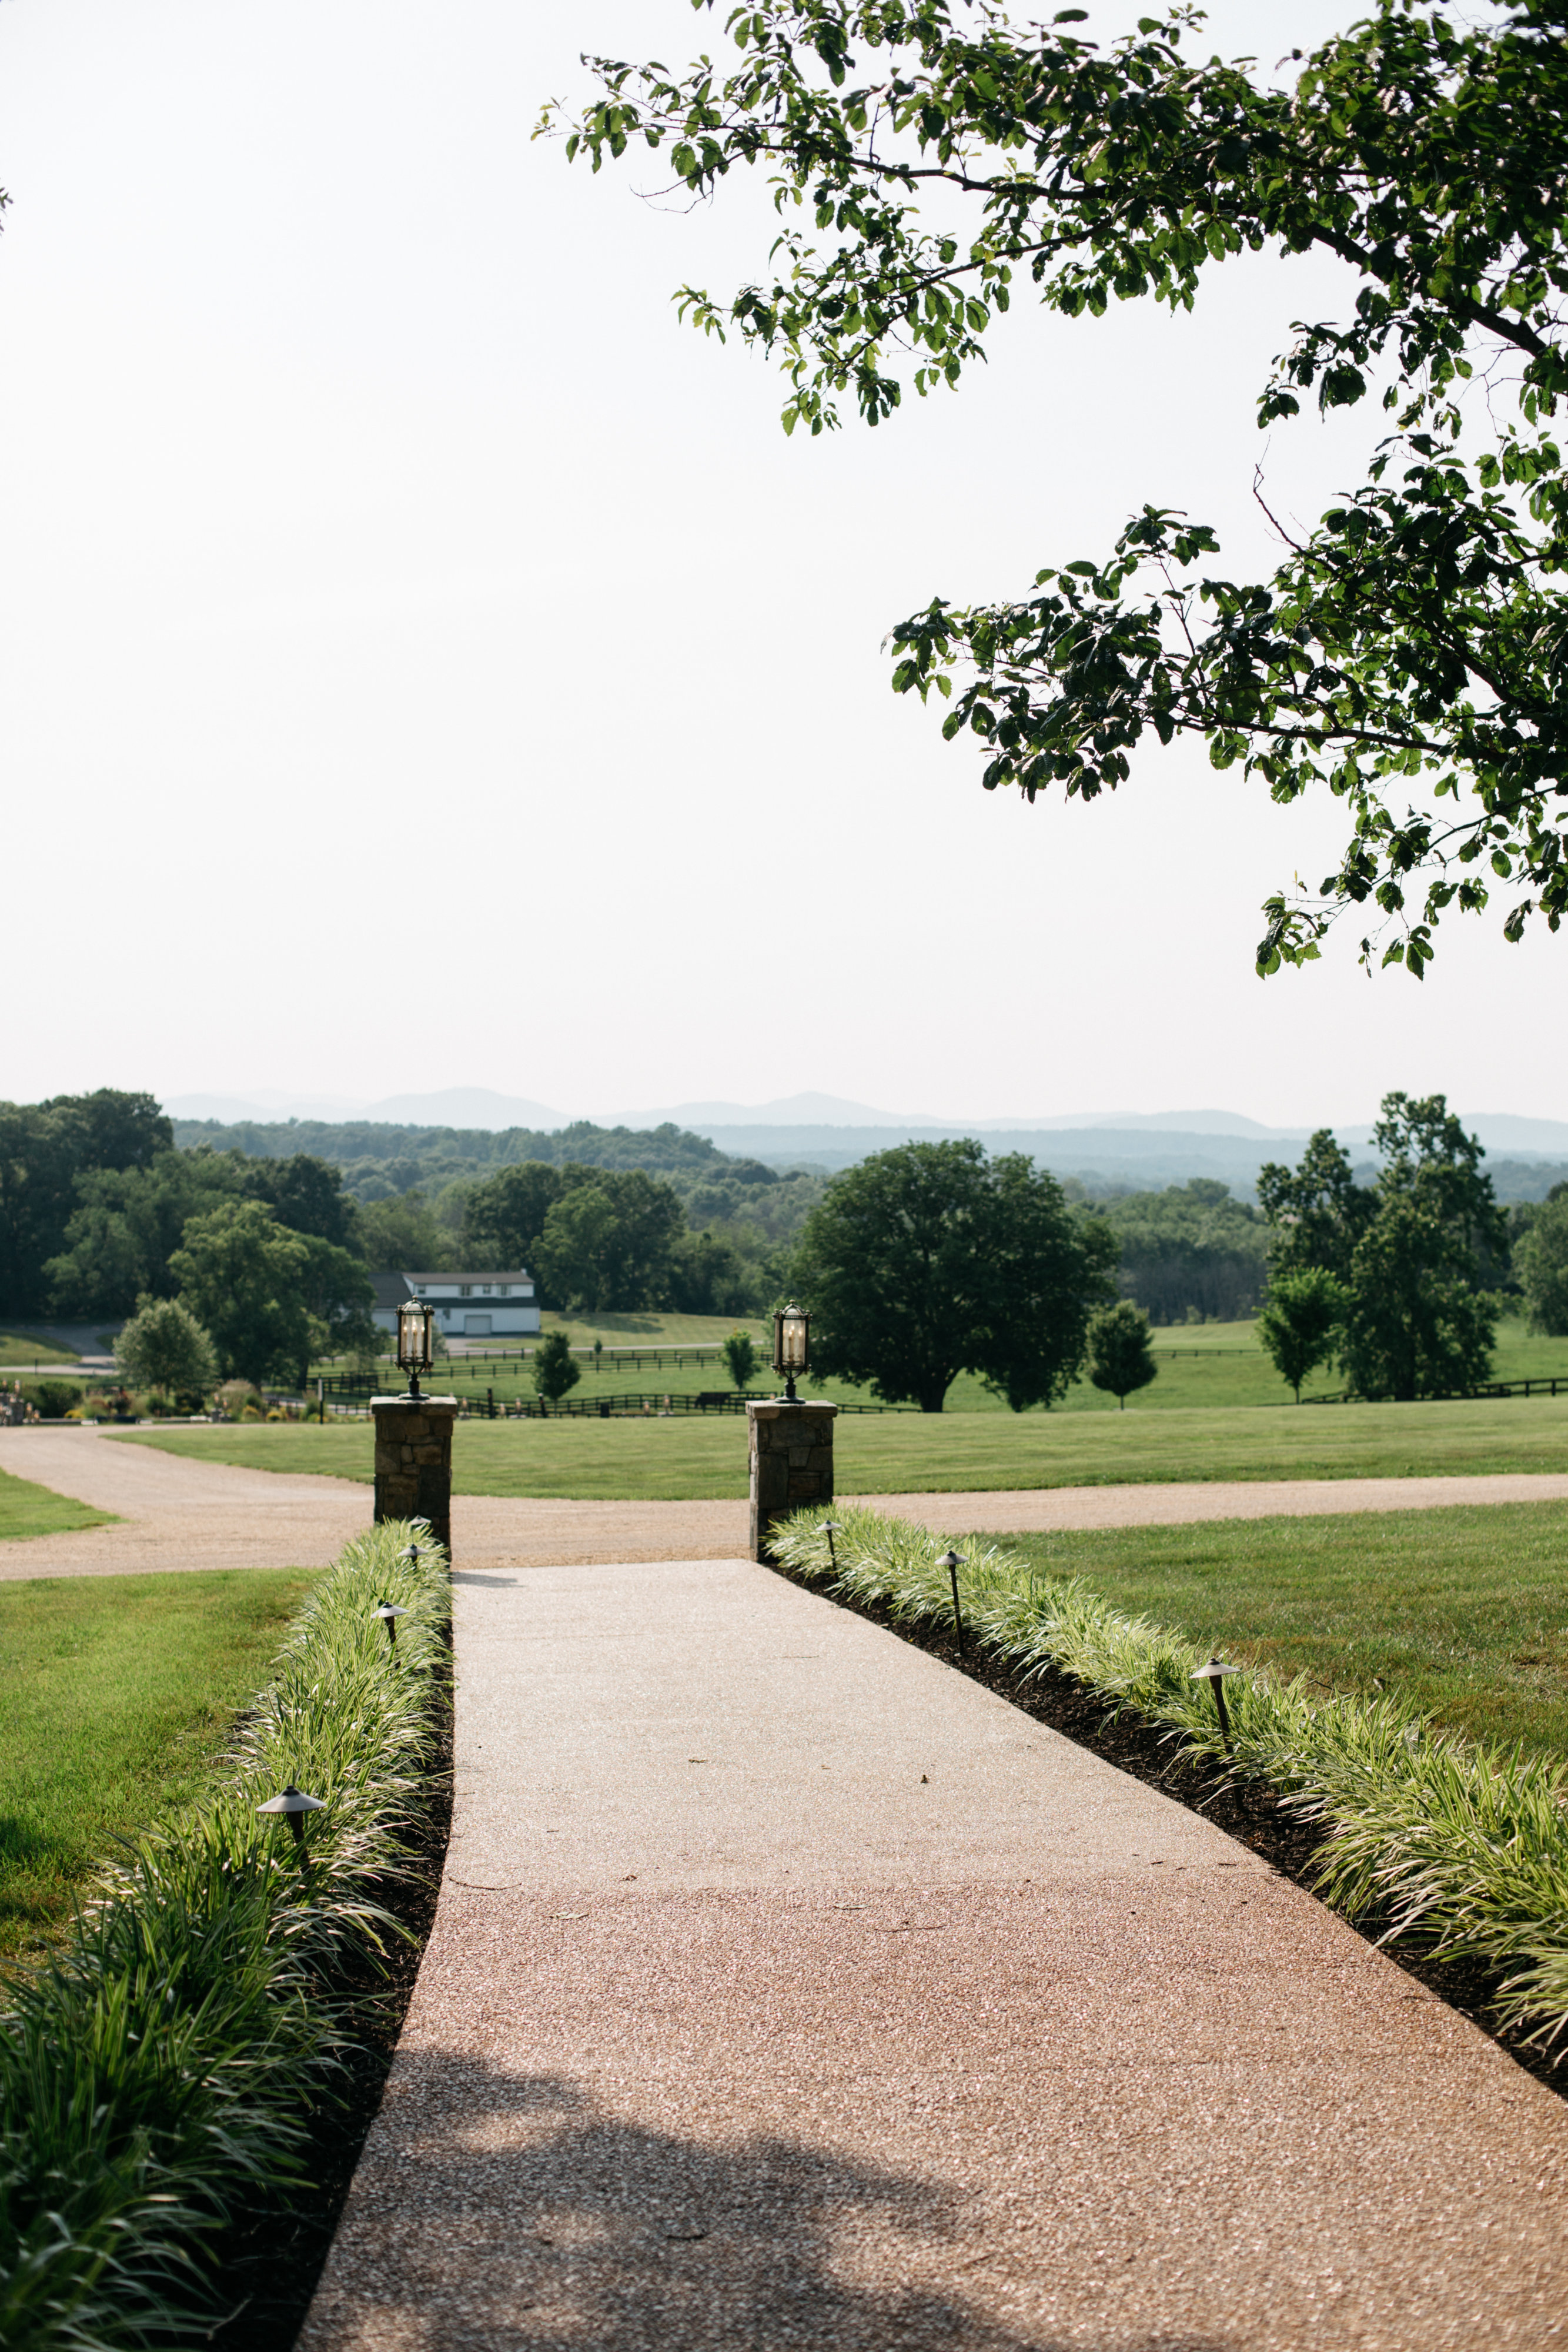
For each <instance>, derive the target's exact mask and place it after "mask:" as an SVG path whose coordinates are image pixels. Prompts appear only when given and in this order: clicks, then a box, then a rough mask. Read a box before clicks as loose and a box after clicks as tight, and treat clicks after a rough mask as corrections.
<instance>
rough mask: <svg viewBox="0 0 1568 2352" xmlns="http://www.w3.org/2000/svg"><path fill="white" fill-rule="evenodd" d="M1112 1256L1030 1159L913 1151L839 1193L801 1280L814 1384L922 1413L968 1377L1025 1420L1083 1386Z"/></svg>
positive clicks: (811, 1234) (901, 1150)
mask: <svg viewBox="0 0 1568 2352" xmlns="http://www.w3.org/2000/svg"><path fill="white" fill-rule="evenodd" d="M1116 1258H1117V1250H1116V1244H1115V1240H1114V1238H1113V1235H1112V1234H1110V1232H1109V1231H1108V1230H1107V1228H1106V1227H1105V1226H1104V1225H1103V1224H1102V1223H1098V1222H1096V1221H1094V1220H1092V1219H1084V1218H1081V1217H1078V1216H1075V1215H1074V1213H1073V1212H1072V1211H1071V1209H1070V1208H1069V1206H1068V1204H1067V1202H1066V1200H1065V1199H1064V1197H1063V1195H1062V1192H1061V1186H1060V1185H1059V1184H1058V1183H1057V1181H1056V1180H1055V1178H1054V1177H1053V1176H1051V1175H1050V1174H1048V1173H1047V1172H1046V1171H1044V1170H1037V1169H1035V1167H1034V1166H1033V1164H1032V1162H1031V1161H1030V1160H1029V1159H1028V1158H1027V1157H1026V1156H1025V1155H1024V1154H1023V1153H1021V1152H1016V1153H1010V1154H1009V1155H1007V1156H1005V1157H1003V1158H1001V1159H998V1160H989V1161H988V1159H987V1156H986V1152H985V1149H984V1147H983V1145H981V1144H979V1143H977V1142H974V1141H972V1140H967V1139H966V1140H963V1141H959V1142H952V1143H905V1144H900V1145H898V1146H897V1147H896V1148H895V1149H894V1150H891V1151H878V1152H873V1154H872V1155H871V1157H870V1158H869V1159H867V1160H862V1161H861V1162H860V1164H859V1166H858V1167H855V1168H852V1169H849V1170H847V1171H845V1172H844V1174H842V1175H841V1176H836V1177H835V1178H834V1179H833V1181H832V1182H831V1184H830V1185H829V1187H828V1190H827V1192H826V1194H825V1195H824V1197H823V1199H822V1201H821V1203H820V1204H819V1206H818V1207H817V1208H816V1209H814V1210H813V1211H812V1213H811V1214H810V1217H809V1218H808V1219H807V1222H806V1225H805V1229H804V1231H803V1233H802V1234H801V1239H800V1249H799V1251H798V1253H797V1255H796V1258H795V1262H794V1267H793V1273H792V1280H793V1281H794V1282H795V1283H796V1284H797V1285H798V1286H799V1292H800V1297H801V1300H802V1303H803V1304H805V1305H807V1306H809V1307H811V1309H812V1310H813V1315H814V1318H815V1319H814V1322H813V1326H812V1334H811V1357H812V1370H813V1371H817V1372H821V1373H825V1374H829V1375H831V1376H834V1377H837V1378H839V1379H841V1380H847V1381H865V1382H869V1383H870V1385H871V1388H872V1391H873V1394H874V1395H876V1396H879V1397H882V1398H883V1399H885V1400H886V1401H887V1402H890V1403H897V1402H901V1401H903V1400H904V1399H911V1400H913V1401H914V1402H915V1403H917V1404H918V1405H919V1406H920V1408H921V1410H922V1412H941V1410H942V1406H943V1402H944V1399H945V1398H946V1393H947V1391H948V1389H949V1388H950V1387H951V1386H952V1383H953V1381H955V1380H956V1378H957V1375H958V1374H959V1373H960V1372H962V1371H971V1372H976V1373H978V1375H979V1376H980V1378H981V1379H982V1380H983V1381H985V1383H986V1385H987V1386H988V1388H989V1389H990V1390H991V1391H992V1392H993V1393H994V1394H997V1395H1000V1396H1004V1397H1005V1398H1006V1399H1007V1402H1009V1404H1010V1405H1011V1406H1012V1408H1013V1410H1014V1412H1023V1411H1024V1410H1025V1409H1026V1408H1027V1407H1028V1406H1030V1405H1031V1404H1045V1405H1049V1404H1051V1402H1053V1401H1054V1400H1055V1399H1056V1398H1058V1397H1060V1396H1061V1395H1062V1394H1063V1393H1064V1392H1065V1391H1066V1389H1067V1387H1068V1385H1069V1383H1070V1382H1071V1380H1072V1379H1073V1377H1074V1376H1075V1374H1076V1373H1077V1371H1078V1370H1079V1367H1080V1366H1081V1364H1082V1361H1083V1349H1084V1340H1085V1330H1086V1326H1087V1323H1088V1318H1089V1315H1090V1311H1091V1309H1092V1307H1094V1306H1095V1304H1096V1303H1097V1302H1098V1301H1099V1300H1100V1299H1102V1298H1104V1297H1107V1296H1108V1295H1109V1293H1110V1287H1111V1285H1110V1275H1111V1272H1112V1270H1113V1267H1114V1266H1115V1264H1116Z"/></svg>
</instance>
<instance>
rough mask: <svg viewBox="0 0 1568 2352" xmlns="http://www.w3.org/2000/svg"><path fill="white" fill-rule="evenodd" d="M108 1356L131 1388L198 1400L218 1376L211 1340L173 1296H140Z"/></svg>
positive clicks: (188, 1310)
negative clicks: (138, 1304) (111, 1357)
mask: <svg viewBox="0 0 1568 2352" xmlns="http://www.w3.org/2000/svg"><path fill="white" fill-rule="evenodd" d="M114 1360H115V1362H116V1363H117V1364H118V1366H119V1368H120V1375H121V1377H122V1378H123V1379H125V1380H127V1381H131V1382H132V1383H133V1384H134V1385H135V1386H136V1387H137V1388H147V1389H158V1390H165V1389H167V1390H172V1391H175V1392H177V1393H178V1394H180V1395H183V1396H193V1397H194V1399H195V1401H196V1402H197V1403H198V1404H200V1402H201V1401H202V1399H203V1397H204V1396H205V1395H206V1393H207V1391H208V1390H209V1389H210V1388H211V1387H212V1385H213V1383H214V1381H215V1380H216V1379H217V1376H218V1367H217V1358H216V1356H215V1354H214V1349H213V1343H212V1341H211V1339H208V1337H207V1335H206V1333H205V1332H204V1330H203V1328H202V1327H201V1325H200V1324H199V1323H198V1322H197V1320H196V1318H195V1317H194V1316H193V1314H192V1312H191V1310H190V1308H189V1307H186V1306H184V1305H183V1303H182V1302H181V1301H180V1300H179V1299H177V1298H144V1299H142V1301H141V1304H140V1306H139V1307H138V1308H137V1310H136V1313H135V1314H134V1315H133V1316H132V1317H131V1320H130V1322H129V1323H127V1324H125V1325H124V1327H123V1328H122V1329H121V1331H120V1337H119V1339H117V1340H116V1342H115V1348H114ZM154 1410H156V1408H154Z"/></svg>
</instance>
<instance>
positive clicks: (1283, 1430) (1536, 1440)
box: [108, 1396, 1568, 1500]
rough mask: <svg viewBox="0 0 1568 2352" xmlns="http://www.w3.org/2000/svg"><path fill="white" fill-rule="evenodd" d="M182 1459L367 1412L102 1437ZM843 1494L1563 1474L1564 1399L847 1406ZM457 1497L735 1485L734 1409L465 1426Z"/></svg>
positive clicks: (318, 1459)
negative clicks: (1047, 1409) (859, 1409)
mask: <svg viewBox="0 0 1568 2352" xmlns="http://www.w3.org/2000/svg"><path fill="white" fill-rule="evenodd" d="M108 1442H109V1443H111V1444H123V1445H154V1446H159V1447H162V1449H163V1450H164V1451H166V1452H168V1453H171V1454H184V1455H186V1456H188V1457H189V1458H191V1459H192V1460H195V1461H202V1462H234V1463H238V1464H240V1465H242V1466H244V1467H246V1468H247V1469H262V1470H291V1471H315V1472H318V1473H322V1474H326V1475H330V1476H333V1477H340V1478H356V1479H360V1480H362V1481H364V1482H366V1483H369V1481H370V1478H371V1454H372V1435H371V1424H370V1423H369V1422H368V1421H340V1422H338V1423H330V1422H329V1423H328V1425H327V1426H326V1427H325V1428H324V1429H323V1428H319V1427H318V1426H316V1425H315V1424H314V1423H254V1424H252V1425H250V1426H247V1427H240V1426H235V1425H229V1426H225V1427H221V1428H216V1429H160V1428H156V1427H152V1428H141V1429H138V1430H135V1431H131V1432H128V1433H126V1434H125V1435H124V1436H118V1435H117V1436H115V1437H114V1438H112V1439H110V1440H109V1441H108ZM835 1444H836V1450H837V1465H836V1479H837V1485H838V1489H839V1492H840V1493H841V1494H846V1495H848V1494H861V1495H891V1494H922V1493H959V1492H962V1491H964V1490H966V1489H968V1490H970V1491H974V1490H979V1489H987V1488H1009V1487H1035V1486H1108V1485H1109V1486H1115V1485H1120V1484H1122V1483H1124V1482H1128V1483H1136V1484H1144V1483H1147V1482H1149V1481H1151V1480H1154V1481H1161V1480H1166V1479H1178V1480H1187V1479H1216V1478H1243V1479H1256V1478H1408V1477H1432V1476H1456V1475H1463V1474H1470V1475H1474V1474H1479V1473H1485V1472H1494V1471H1510V1470H1537V1471H1568V1396H1563V1397H1555V1398H1552V1397H1531V1398H1528V1399H1525V1398H1514V1399H1505V1400H1492V1401H1488V1400H1479V1401H1459V1402H1440V1403H1432V1404H1376V1405H1317V1406H1313V1407H1312V1408H1311V1409H1310V1410H1309V1409H1307V1408H1305V1407H1303V1408H1302V1409H1301V1411H1300V1412H1296V1411H1295V1410H1293V1409H1290V1408H1281V1407H1277V1406H1242V1407H1237V1406H1229V1407H1211V1408H1207V1409H1200V1410H1188V1411H1185V1412H1181V1411H1166V1412H1125V1413H1118V1412H1110V1413H1095V1414H1089V1413H1022V1414H1015V1413H1007V1412H993V1413H967V1414H965V1413H940V1414H932V1413H917V1412H911V1413H888V1414H885V1415H881V1416H877V1415H872V1414H864V1415H860V1414H853V1413H847V1414H845V1415H844V1417H843V1418H842V1419H841V1421H840V1423H839V1424H838V1432H837V1437H836V1441H835ZM453 1468H454V1480H455V1487H456V1490H457V1492H458V1493H459V1494H468V1495H535V1496H551V1497H554V1496H560V1497H570V1496H577V1497H580V1498H582V1499H584V1500H615V1499H628V1500H632V1499H637V1498H641V1497H646V1498H650V1499H653V1498H667V1499H673V1500H691V1499H696V1498H701V1497H704V1496H713V1497H716V1498H719V1499H722V1498H724V1497H726V1496H740V1495H744V1494H745V1492H746V1429H745V1424H744V1423H743V1422H742V1420H741V1418H740V1416H739V1415H738V1414H737V1415H734V1416H730V1415H726V1416H725V1417H724V1418H723V1419H719V1418H718V1417H717V1416H715V1417H714V1418H713V1419H711V1420H698V1419H695V1418H692V1417H688V1416H685V1415H681V1416H676V1417H674V1418H672V1419H671V1420H668V1421H662V1420H660V1419H658V1418H657V1417H655V1416H650V1417H648V1418H646V1419H641V1418H638V1419H632V1420H615V1421H600V1420H597V1419H593V1420H582V1421H565V1420H552V1421H511V1422H503V1421H494V1422H491V1421H466V1422H462V1423H459V1424H458V1428H457V1433H456V1438H455V1448H454V1464H453Z"/></svg>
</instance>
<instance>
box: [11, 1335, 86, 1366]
mask: <svg viewBox="0 0 1568 2352" xmlns="http://www.w3.org/2000/svg"><path fill="white" fill-rule="evenodd" d="M76 1362H78V1358H77V1357H76V1356H74V1355H73V1354H72V1353H71V1351H70V1349H68V1348H57V1347H55V1346H54V1345H53V1343H52V1342H51V1341H50V1340H47V1339H29V1338H28V1337H27V1334H26V1332H25V1331H23V1332H20V1333H18V1332H16V1331H0V1365H20V1366H21V1368H22V1370H24V1371H26V1370H27V1368H28V1367H29V1365H32V1364H75V1363H76Z"/></svg>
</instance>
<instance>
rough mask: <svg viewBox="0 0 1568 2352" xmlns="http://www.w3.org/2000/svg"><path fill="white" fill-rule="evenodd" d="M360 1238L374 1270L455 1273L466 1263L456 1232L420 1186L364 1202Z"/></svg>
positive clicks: (384, 1272) (378, 1271)
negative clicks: (439, 1214) (436, 1211)
mask: <svg viewBox="0 0 1568 2352" xmlns="http://www.w3.org/2000/svg"><path fill="white" fill-rule="evenodd" d="M358 1239H359V1246H360V1249H361V1254H362V1255H363V1257H364V1261H365V1264H366V1265H368V1266H369V1267H370V1269H371V1273H372V1274H455V1272H456V1271H457V1270H458V1268H459V1267H460V1266H461V1265H462V1263H463V1250H462V1246H461V1244H459V1241H458V1238H457V1235H456V1234H455V1233H454V1232H453V1231H452V1230H451V1229H450V1227H448V1226H447V1225H445V1224H444V1223H443V1222H442V1220H441V1218H440V1217H439V1216H437V1214H436V1213H435V1211H434V1208H433V1207H432V1206H431V1204H430V1202H429V1201H428V1200H426V1198H425V1196H424V1194H423V1192H420V1191H419V1190H417V1188H416V1189H415V1190H414V1191H413V1192H394V1193H392V1194H390V1195H389V1196H388V1197H387V1198H386V1199H385V1200H382V1201H368V1202H361V1206H360V1213H359V1220H358ZM503 1263H505V1261H504V1260H503Z"/></svg>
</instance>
